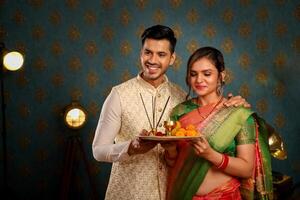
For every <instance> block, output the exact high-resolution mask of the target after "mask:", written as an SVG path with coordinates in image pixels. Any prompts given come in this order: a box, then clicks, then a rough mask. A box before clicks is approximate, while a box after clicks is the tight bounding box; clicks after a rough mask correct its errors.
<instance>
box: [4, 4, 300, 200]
mask: <svg viewBox="0 0 300 200" xmlns="http://www.w3.org/2000/svg"><path fill="white" fill-rule="evenodd" d="M154 24H164V25H167V26H170V27H172V28H173V29H174V30H175V33H176V36H177V38H178V43H177V47H176V52H177V60H176V62H175V64H174V65H173V66H172V67H170V69H169V71H168V76H169V78H170V79H171V80H172V81H174V82H176V83H178V84H179V85H181V86H182V87H183V88H186V87H185V83H184V77H185V66H186V62H187V59H188V57H189V55H190V54H191V53H192V52H193V51H194V50H195V49H196V48H198V47H201V46H207V45H209V46H215V47H216V48H218V49H220V50H221V51H222V52H223V53H224V56H225V64H226V66H227V74H228V76H227V80H226V91H225V92H226V93H228V92H233V93H234V94H240V95H242V96H243V97H245V98H246V99H247V100H248V101H249V102H250V103H251V105H252V108H253V109H254V110H256V111H257V112H258V113H259V115H261V116H263V117H264V118H265V119H266V120H267V121H268V122H269V123H270V124H271V125H272V126H273V127H275V128H276V130H278V132H279V133H280V134H281V136H282V137H283V139H284V141H285V144H286V146H287V151H288V159H287V160H285V161H278V160H275V159H274V160H273V168H274V170H275V171H279V172H282V173H284V174H287V175H289V176H292V177H293V180H294V182H295V183H299V182H300V173H299V172H300V159H299V155H298V154H299V153H300V152H299V149H298V146H299V145H300V123H299V117H300V116H299V112H298V111H299V110H300V104H299V103H300V101H299V84H300V81H299V75H300V73H299V72H300V65H299V63H300V59H299V57H300V28H299V27H300V4H299V2H297V1H294V0H263V1H258V0H237V1H233V0H230V1H220V0H201V1H200V0H199V1H196V0H194V1H183V0H160V1H158V0H152V1H150V0H131V1H130V0H124V1H121V0H90V1H80V0H63V1H44V0H9V1H8V0H0V41H3V42H5V44H6V47H8V48H11V49H17V50H19V51H21V52H23V53H24V54H25V66H24V68H23V69H22V70H21V71H18V72H5V76H4V81H5V88H4V90H5V101H6V105H7V108H6V109H7V112H6V114H7V126H8V133H7V143H8V184H9V186H11V187H13V189H12V190H13V191H14V194H15V195H16V197H19V198H20V197H21V196H23V197H25V199H34V198H42V199H53V198H58V197H59V193H60V189H61V186H60V183H61V179H62V172H63V166H64V154H65V149H66V142H67V141H68V139H67V138H68V137H69V136H70V135H72V134H79V135H80V136H81V138H82V142H83V145H84V149H85V151H86V155H87V158H88V160H89V163H90V165H91V166H92V170H91V172H92V177H93V179H94V181H95V183H96V186H97V190H98V193H99V194H98V195H99V198H100V199H102V198H103V197H104V194H105V189H106V185H107V182H108V177H109V172H110V164H105V163H98V162H96V161H95V160H94V159H93V157H92V152H91V143H92V140H93V136H94V131H95V128H96V125H97V120H98V117H99V113H100V111H101V107H102V104H103V101H104V99H105V97H106V96H107V94H108V93H109V92H110V89H111V87H112V86H114V85H116V84H118V83H121V82H123V81H125V80H128V79H129V78H131V77H134V76H136V74H137V73H138V71H139V67H140V66H139V49H140V47H141V42H140V38H139V37H140V35H141V33H142V31H143V30H144V29H145V28H146V27H149V26H152V25H154ZM72 101H79V102H80V103H81V104H82V105H83V106H84V107H85V108H86V109H87V111H88V115H89V116H88V123H87V125H86V126H85V127H84V128H83V129H81V130H79V131H76V133H74V132H73V131H71V130H68V129H67V128H66V127H65V126H64V124H63V122H62V116H61V113H62V111H63V108H64V107H65V106H66V105H68V104H69V103H70V102H72ZM0 159H1V160H2V159H3V157H2V152H1V156H0ZM1 170H2V166H1ZM1 177H2V174H1ZM1 177H0V179H1ZM1 184H2V183H1ZM72 184H73V186H72V191H73V192H72V194H73V195H74V198H75V199H76V198H79V199H80V198H85V199H86V198H89V197H90V194H89V193H90V191H91V190H90V187H89V183H88V179H87V175H86V172H85V170H84V166H83V162H82V161H81V159H79V160H78V167H77V168H76V173H75V174H74V179H73V181H72Z"/></svg>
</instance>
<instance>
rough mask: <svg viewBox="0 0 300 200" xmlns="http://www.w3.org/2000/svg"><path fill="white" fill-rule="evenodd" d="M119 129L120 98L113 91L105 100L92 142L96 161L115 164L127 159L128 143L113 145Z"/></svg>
mask: <svg viewBox="0 0 300 200" xmlns="http://www.w3.org/2000/svg"><path fill="white" fill-rule="evenodd" d="M120 127H121V103H120V97H119V95H118V93H117V91H115V90H114V89H112V91H111V93H110V94H109V95H108V97H107V98H106V100H105V102H104V104H103V107H102V110H101V114H100V117H99V121H98V125H97V128H96V132H95V136H94V140H93V145H92V149H93V156H94V158H95V159H96V160H98V161H104V162H116V161H121V160H124V159H126V158H128V157H129V155H128V153H127V151H128V147H129V144H130V141H126V142H122V143H117V144H115V143H114V140H115V137H116V136H117V134H118V133H119V130H120Z"/></svg>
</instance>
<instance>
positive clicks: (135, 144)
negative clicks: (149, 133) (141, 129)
mask: <svg viewBox="0 0 300 200" xmlns="http://www.w3.org/2000/svg"><path fill="white" fill-rule="evenodd" d="M143 134H144V133H143ZM141 135H142V134H141ZM157 143H158V142H156V141H148V140H141V139H139V138H135V139H133V140H132V141H131V142H130V145H129V148H128V151H127V153H128V155H130V156H131V155H135V154H143V153H147V152H148V151H150V150H151V149H153V148H154V147H155V146H156V145H157Z"/></svg>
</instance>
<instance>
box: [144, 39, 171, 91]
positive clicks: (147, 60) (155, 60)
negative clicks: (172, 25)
mask: <svg viewBox="0 0 300 200" xmlns="http://www.w3.org/2000/svg"><path fill="white" fill-rule="evenodd" d="M140 56H141V57H140V58H141V64H142V70H143V73H142V77H143V79H144V80H146V81H147V82H149V83H150V84H151V85H153V86H154V87H157V86H158V85H159V84H161V83H162V81H163V75H164V74H165V72H166V71H167V69H168V67H169V65H172V64H173V63H174V61H175V57H176V56H175V53H173V54H172V53H171V51H170V42H169V41H168V40H166V39H163V40H155V39H146V40H145V42H144V45H143V47H142V50H141V55H140Z"/></svg>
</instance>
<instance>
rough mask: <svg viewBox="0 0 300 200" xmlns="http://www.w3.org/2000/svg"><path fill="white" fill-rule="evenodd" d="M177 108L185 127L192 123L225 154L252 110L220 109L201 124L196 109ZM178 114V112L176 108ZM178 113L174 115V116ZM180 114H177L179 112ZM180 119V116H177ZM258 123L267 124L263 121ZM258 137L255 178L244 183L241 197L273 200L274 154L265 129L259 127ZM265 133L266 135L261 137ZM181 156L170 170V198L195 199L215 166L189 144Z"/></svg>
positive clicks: (183, 147) (183, 148)
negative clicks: (271, 162) (210, 169)
mask: <svg viewBox="0 0 300 200" xmlns="http://www.w3.org/2000/svg"><path fill="white" fill-rule="evenodd" d="M182 106H183V108H179V109H177V111H179V112H178V113H177V114H178V116H179V115H180V117H179V118H177V119H179V121H180V122H181V123H182V124H183V125H184V124H186V125H187V124H189V123H192V124H193V125H195V126H196V127H197V130H198V131H200V133H202V134H203V135H205V137H206V139H207V141H208V142H209V144H210V145H211V147H212V148H213V149H215V150H216V151H218V152H224V151H225V149H226V148H227V147H228V146H229V145H230V144H231V143H232V141H233V140H234V138H235V136H236V135H237V133H238V132H239V131H240V129H241V128H242V126H243V124H244V123H245V122H246V120H247V119H248V117H249V116H251V115H252V114H253V112H252V111H250V110H249V109H245V108H232V107H230V108H220V109H217V110H216V111H214V112H213V113H211V115H210V116H209V117H208V118H206V119H205V120H204V121H201V120H200V121H197V118H196V117H195V116H196V115H195V112H197V109H196V110H195V109H194V110H192V111H191V110H188V109H187V111H186V112H185V109H184V106H185V105H184V104H183V105H182ZM175 111H176V109H175ZM173 114H174V113H173ZM175 115H176V112H175ZM173 119H176V116H175V117H174V116H173ZM256 121H257V123H258V124H260V123H263V121H262V120H261V119H260V118H259V120H256ZM258 127H259V128H258V129H257V138H256V146H255V147H256V164H255V170H254V172H253V177H252V178H249V179H243V180H241V187H240V188H241V195H242V198H243V199H254V198H256V197H259V199H272V176H271V166H270V154H269V151H268V146H267V140H266V138H267V136H264V134H266V133H267V132H266V129H265V126H263V124H262V125H259V126H258ZM259 131H261V132H262V133H260V134H258V132H259ZM178 148H179V150H180V151H179V155H178V157H177V161H176V164H175V166H174V168H172V169H171V170H170V175H169V180H168V192H167V199H169V200H177V199H178V200H179V199H180V200H191V199H192V197H193V196H194V195H195V194H196V192H197V190H198V188H199V186H200V185H201V183H202V181H203V180H204V178H205V176H206V173H207V171H208V170H209V168H210V167H211V163H210V162H208V161H206V160H205V159H203V158H201V157H198V156H197V155H196V154H195V153H194V150H193V149H192V147H191V146H190V145H189V144H188V143H187V142H181V143H179V144H178Z"/></svg>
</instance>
